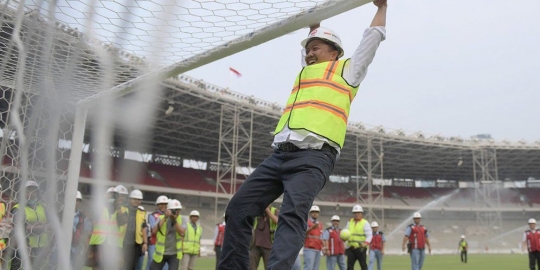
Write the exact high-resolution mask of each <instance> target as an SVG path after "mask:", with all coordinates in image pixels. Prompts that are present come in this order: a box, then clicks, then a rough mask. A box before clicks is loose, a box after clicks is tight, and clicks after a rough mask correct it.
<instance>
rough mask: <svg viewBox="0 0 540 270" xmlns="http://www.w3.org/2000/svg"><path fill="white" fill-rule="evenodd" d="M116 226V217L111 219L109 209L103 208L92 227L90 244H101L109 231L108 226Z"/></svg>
mask: <svg viewBox="0 0 540 270" xmlns="http://www.w3.org/2000/svg"><path fill="white" fill-rule="evenodd" d="M112 225H114V226H116V219H115V220H114V221H113V220H111V218H110V216H109V209H108V208H107V207H104V208H103V211H101V216H100V217H99V220H98V221H97V223H95V224H94V226H93V228H92V234H91V235H90V245H101V244H103V243H104V242H105V240H107V236H109V233H110V227H111V226H112Z"/></svg>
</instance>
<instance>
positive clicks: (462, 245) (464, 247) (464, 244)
mask: <svg viewBox="0 0 540 270" xmlns="http://www.w3.org/2000/svg"><path fill="white" fill-rule="evenodd" d="M459 250H460V251H466V250H467V241H465V240H461V241H460V242H459Z"/></svg>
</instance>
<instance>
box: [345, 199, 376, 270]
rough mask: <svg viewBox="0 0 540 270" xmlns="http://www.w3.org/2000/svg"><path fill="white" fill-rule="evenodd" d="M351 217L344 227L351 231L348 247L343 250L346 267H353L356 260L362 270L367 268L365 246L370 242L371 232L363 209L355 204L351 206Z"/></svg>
mask: <svg viewBox="0 0 540 270" xmlns="http://www.w3.org/2000/svg"><path fill="white" fill-rule="evenodd" d="M351 212H352V214H353V218H351V219H350V220H349V222H348V223H347V226H346V227H345V229H347V230H349V231H350V232H351V237H350V238H349V240H348V244H349V248H347V249H346V250H345V255H347V269H354V264H355V263H356V261H358V263H359V264H360V268H361V269H362V270H364V269H365V270H367V263H366V261H367V259H366V257H367V254H366V252H367V247H368V246H369V243H371V238H372V237H373V233H372V231H371V226H369V221H367V220H366V219H364V209H363V208H362V206H361V205H359V204H357V205H355V206H353V208H352V211H351Z"/></svg>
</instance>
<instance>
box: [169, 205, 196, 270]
mask: <svg viewBox="0 0 540 270" xmlns="http://www.w3.org/2000/svg"><path fill="white" fill-rule="evenodd" d="M199 217H200V214H199V211H197V210H193V211H191V213H189V223H188V224H186V225H185V227H186V234H185V235H184V241H183V242H184V244H183V247H182V250H183V253H184V258H183V259H182V268H181V270H193V269H194V267H195V259H196V258H197V257H200V256H201V236H202V227H201V225H199V224H198V223H197V221H199ZM169 269H173V268H170V267H169Z"/></svg>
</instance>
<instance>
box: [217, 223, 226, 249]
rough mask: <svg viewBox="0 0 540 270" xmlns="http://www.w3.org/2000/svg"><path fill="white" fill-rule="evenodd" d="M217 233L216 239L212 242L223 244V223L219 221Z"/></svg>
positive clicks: (218, 244)
mask: <svg viewBox="0 0 540 270" xmlns="http://www.w3.org/2000/svg"><path fill="white" fill-rule="evenodd" d="M217 229H218V234H217V236H216V241H215V242H214V245H215V246H222V245H223V237H224V236H225V224H223V223H220V224H218V225H217Z"/></svg>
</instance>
